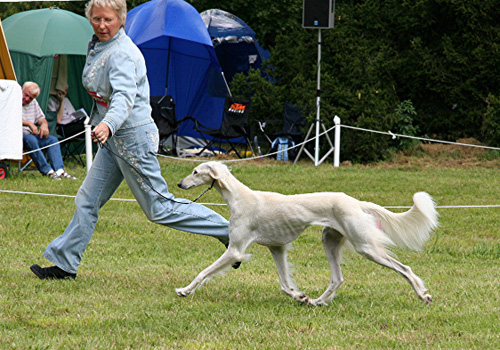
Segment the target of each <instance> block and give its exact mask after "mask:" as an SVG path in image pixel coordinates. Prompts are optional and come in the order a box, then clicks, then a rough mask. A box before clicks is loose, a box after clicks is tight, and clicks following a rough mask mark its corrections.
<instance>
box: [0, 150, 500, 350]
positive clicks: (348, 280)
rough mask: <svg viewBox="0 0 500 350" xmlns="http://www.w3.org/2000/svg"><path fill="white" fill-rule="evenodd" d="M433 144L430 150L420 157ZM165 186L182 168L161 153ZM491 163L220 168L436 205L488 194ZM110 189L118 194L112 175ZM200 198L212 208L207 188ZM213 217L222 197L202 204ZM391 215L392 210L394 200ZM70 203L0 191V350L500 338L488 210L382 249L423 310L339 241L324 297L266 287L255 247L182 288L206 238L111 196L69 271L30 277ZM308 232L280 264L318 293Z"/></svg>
mask: <svg viewBox="0 0 500 350" xmlns="http://www.w3.org/2000/svg"><path fill="white" fill-rule="evenodd" d="M431 153H432V152H431ZM160 161H161V164H162V169H163V176H164V177H165V178H166V179H167V182H168V183H169V185H170V190H171V191H172V192H173V193H174V194H175V195H176V196H182V197H184V198H189V199H193V198H195V197H196V196H198V194H199V193H201V191H202V189H196V190H191V191H181V190H180V189H178V188H177V186H176V184H177V182H178V181H179V180H180V179H181V178H183V177H184V176H186V175H187V174H188V173H190V172H191V170H192V168H193V166H194V165H195V163H192V162H184V161H175V160H170V159H165V158H160ZM498 164H499V163H498V161H495V160H493V161H491V160H488V159H486V158H485V157H482V158H476V160H475V161H470V160H469V161H462V159H461V158H460V155H450V154H448V155H447V156H442V155H440V154H429V152H427V153H425V154H424V155H419V156H418V157H416V158H412V157H406V156H401V157H399V158H397V159H395V160H394V162H392V163H380V164H375V165H371V166H341V167H340V168H337V169H335V168H333V167H332V165H331V164H322V165H321V166H319V167H317V168H315V167H314V166H313V164H312V163H311V162H308V161H303V162H300V163H299V164H297V165H295V166H292V165H290V164H283V163H281V162H274V161H269V160H264V161H251V162H240V163H234V164H232V168H233V173H234V174H235V175H236V177H238V178H239V179H240V180H241V181H242V182H244V183H245V184H247V185H248V186H250V187H251V188H253V189H258V190H271V191H277V192H282V193H286V194H292V193H300V192H313V191H342V192H346V193H347V194H349V195H352V196H354V197H356V198H358V199H361V200H365V201H373V202H376V203H378V204H380V205H384V206H409V205H411V204H412V195H413V193H414V192H417V191H427V192H428V193H430V194H431V195H432V196H433V197H434V199H435V200H436V203H437V205H438V206H458V205H492V204H497V205H498V204H500V198H499V197H500V196H499V195H500V179H499V165H498ZM68 170H71V173H72V174H73V173H75V175H76V176H77V177H78V181H74V182H71V181H58V182H55V181H53V180H50V179H48V178H44V177H41V176H40V175H39V174H38V173H37V172H27V173H23V174H22V175H20V176H12V177H10V178H8V179H5V180H1V181H0V189H1V190H12V191H32V192H39V193H51V194H60V195H68V196H73V195H75V194H76V191H77V189H78V187H79V185H80V184H81V181H82V180H83V178H84V176H85V170H84V169H83V168H80V167H77V168H75V169H68ZM114 198H129V199H130V198H132V195H131V193H130V191H129V190H128V188H127V187H126V186H125V185H122V186H121V187H120V189H119V190H118V192H117V193H116V194H115V196H114ZM200 202H205V203H221V198H220V197H219V195H218V194H217V193H216V192H215V191H210V192H208V193H207V194H206V195H205V196H204V197H203V198H202V199H200ZM212 208H213V209H214V210H216V211H217V212H219V213H221V214H222V215H224V216H225V217H229V213H228V210H227V208H226V207H224V206H213V207H212ZM394 210H395V211H398V210H397V209H394ZM73 211H74V206H73V199H72V198H66V197H47V196H37V195H29V194H18V193H5V192H0V213H1V214H0V215H1V220H0V227H1V234H0V259H1V260H0V262H1V264H0V280H1V286H0V348H1V349H389V348H390V349H499V348H500V316H499V315H500V291H499V290H500V288H499V287H500V286H499V284H500V282H499V271H500V263H499V262H500V233H499V232H500V229H499V223H500V208H442V209H438V211H439V213H440V226H439V228H438V229H437V230H436V232H435V234H434V235H433V237H432V238H431V240H430V241H429V242H428V244H427V245H426V247H425V250H424V251H423V252H411V251H405V250H396V251H395V253H396V254H397V256H398V259H399V260H400V261H402V262H403V263H405V264H407V265H410V266H411V267H412V269H413V271H414V272H415V273H416V274H417V275H419V276H420V277H422V279H423V280H424V281H425V282H426V286H427V287H428V288H429V290H430V293H431V294H432V295H433V304H432V305H431V306H429V307H427V306H425V305H424V304H423V303H422V302H421V301H420V300H419V299H418V298H417V297H416V295H415V293H414V292H413V290H412V288H411V287H410V285H409V284H408V283H407V282H406V281H405V280H404V279H403V278H402V277H400V276H399V275H397V274H396V273H395V272H393V271H391V270H388V269H385V268H383V267H380V266H378V265H375V264H374V263H372V262H369V261H367V260H365V259H363V258H361V257H360V256H359V255H357V254H355V253H353V252H351V251H349V250H347V251H346V252H345V255H344V262H343V265H342V269H343V274H344V279H345V283H344V284H343V285H342V287H341V288H340V289H339V291H338V293H337V296H336V298H335V299H334V300H333V302H332V303H331V304H330V305H329V306H327V307H310V306H304V305H301V304H299V303H297V302H295V301H294V300H292V299H291V298H289V297H288V296H286V295H285V294H283V293H282V292H281V291H280V289H279V284H278V277H277V273H276V270H275V267H274V263H273V261H272V258H271V255H270V254H269V252H268V251H267V249H266V248H264V247H261V246H253V247H251V248H250V250H249V252H250V253H252V254H253V258H252V259H251V260H250V261H248V262H246V263H244V264H242V266H241V267H240V268H239V269H238V270H231V271H228V273H227V274H226V275H224V276H220V277H217V278H215V279H213V280H211V281H210V282H208V283H207V284H205V285H204V286H202V287H201V288H200V289H198V290H197V292H196V293H195V294H194V295H192V296H189V297H187V298H179V297H177V296H176V294H175V291H174V288H176V287H183V286H185V285H187V284H188V283H189V282H190V281H191V280H192V279H193V278H194V277H195V276H196V274H197V273H198V272H199V271H201V269H203V268H204V267H206V266H208V265H209V264H210V263H211V262H213V261H214V260H215V259H216V258H217V257H218V256H219V255H220V254H221V253H222V252H223V249H224V247H223V245H222V244H220V243H218V242H217V241H216V240H214V239H211V238H207V237H202V236H197V235H192V234H188V233H183V232H179V231H175V230H171V229H169V228H166V227H162V226H158V225H155V224H152V223H150V222H148V220H147V219H146V217H145V216H144V214H143V213H142V211H141V210H140V208H139V207H138V205H137V203H135V202H128V201H110V202H109V203H108V204H107V205H106V206H105V207H104V208H103V209H102V210H101V212H100V220H99V222H98V225H97V229H96V231H95V234H94V237H93V238H92V240H91V242H90V244H89V246H88V248H87V250H86V252H85V254H84V257H83V260H82V264H81V265H80V269H79V271H78V277H77V279H76V280H74V281H41V280H39V279H38V278H36V277H35V276H34V275H33V274H32V273H31V272H30V271H29V266H30V265H31V264H33V263H39V264H41V265H45V266H47V265H48V264H49V263H48V261H46V260H45V259H44V258H43V257H42V252H43V250H44V248H45V246H46V245H47V244H48V243H49V242H50V241H51V240H52V239H54V238H55V237H56V236H58V235H60V234H61V233H62V232H63V230H64V228H65V226H66V225H67V223H68V222H69V220H70V219H71V216H72V214H73ZM320 241H321V228H320V227H313V228H310V229H308V230H307V231H306V233H305V234H304V235H303V236H301V237H300V238H299V239H298V240H297V241H296V242H295V244H294V250H293V251H291V252H290V260H291V262H292V263H293V264H294V265H295V270H296V273H295V279H296V282H297V284H298V285H299V287H301V289H302V290H303V291H304V292H306V293H307V294H308V295H310V296H311V297H317V296H319V295H320V294H321V293H322V292H323V291H324V289H325V288H326V287H327V285H328V283H329V270H328V263H327V261H326V258H325V256H324V252H323V248H322V246H321V243H320Z"/></svg>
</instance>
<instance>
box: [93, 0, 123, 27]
mask: <svg viewBox="0 0 500 350" xmlns="http://www.w3.org/2000/svg"><path fill="white" fill-rule="evenodd" d="M94 6H99V7H109V8H112V9H113V10H115V13H116V16H117V17H118V20H119V21H120V23H121V24H122V27H123V26H124V25H125V21H126V20H127V2H126V1H125V0H90V1H89V2H88V3H87V5H85V17H87V19H88V20H89V21H90V20H91V19H92V9H93V8H94Z"/></svg>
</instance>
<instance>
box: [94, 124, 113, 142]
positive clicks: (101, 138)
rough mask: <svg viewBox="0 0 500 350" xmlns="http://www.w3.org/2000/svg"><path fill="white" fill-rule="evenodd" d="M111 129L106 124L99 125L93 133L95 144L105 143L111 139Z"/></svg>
mask: <svg viewBox="0 0 500 350" xmlns="http://www.w3.org/2000/svg"><path fill="white" fill-rule="evenodd" d="M109 133H110V131H109V127H108V125H107V124H106V123H103V122H101V123H99V124H98V125H97V126H96V127H95V128H94V131H92V139H93V140H94V142H99V143H105V142H106V141H107V140H108V138H109Z"/></svg>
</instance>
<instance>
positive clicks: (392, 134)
mask: <svg viewBox="0 0 500 350" xmlns="http://www.w3.org/2000/svg"><path fill="white" fill-rule="evenodd" d="M341 126H342V127H343V128H347V129H353V130H360V131H367V132H372V133H375V134H384V135H389V136H391V137H392V138H393V139H395V138H396V137H406V138H408V139H414V140H422V141H429V142H436V143H446V144H450V145H458V146H468V147H477V148H485V149H492V150H497V151H500V148H498V147H488V146H481V145H472V144H470V143H461V142H452V141H443V140H436V139H429V138H425V137H417V136H408V135H401V134H394V133H392V132H391V131H388V132H384V131H378V130H370V129H364V128H357V127H355V126H349V125H343V124H342V125H341Z"/></svg>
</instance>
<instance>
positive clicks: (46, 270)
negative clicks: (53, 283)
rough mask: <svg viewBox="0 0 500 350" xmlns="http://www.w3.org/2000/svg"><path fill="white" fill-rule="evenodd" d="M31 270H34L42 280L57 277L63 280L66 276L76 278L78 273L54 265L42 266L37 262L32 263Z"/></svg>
mask: <svg viewBox="0 0 500 350" xmlns="http://www.w3.org/2000/svg"><path fill="white" fill-rule="evenodd" d="M30 270H31V271H33V273H34V274H35V275H37V277H38V278H40V279H41V280H44V279H57V280H62V279H66V278H71V279H75V278H76V273H69V272H66V271H64V270H62V269H60V268H59V267H57V266H52V267H40V266H39V265H37V264H34V265H31V267H30Z"/></svg>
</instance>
